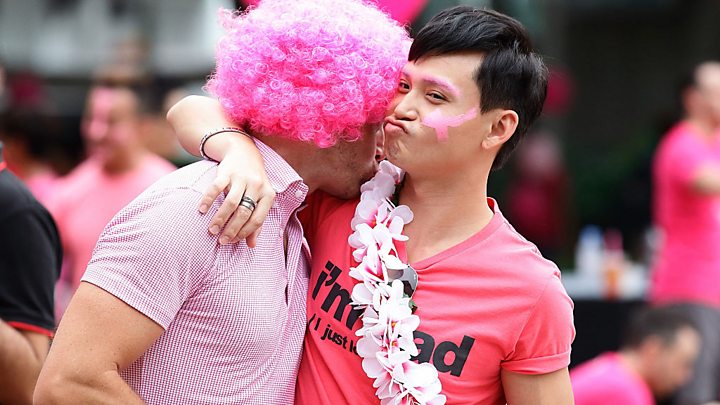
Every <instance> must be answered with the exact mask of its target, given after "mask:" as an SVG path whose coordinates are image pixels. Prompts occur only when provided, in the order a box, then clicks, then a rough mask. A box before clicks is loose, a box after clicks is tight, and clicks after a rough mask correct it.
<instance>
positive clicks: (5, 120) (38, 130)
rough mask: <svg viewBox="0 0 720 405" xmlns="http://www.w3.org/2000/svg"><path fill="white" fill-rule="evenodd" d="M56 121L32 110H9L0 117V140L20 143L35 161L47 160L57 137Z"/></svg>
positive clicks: (57, 124)
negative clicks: (11, 140) (12, 140)
mask: <svg viewBox="0 0 720 405" xmlns="http://www.w3.org/2000/svg"><path fill="white" fill-rule="evenodd" d="M59 125H60V124H59V122H58V121H57V119H55V118H53V117H51V116H50V115H48V114H45V113H43V112H41V111H36V110H33V109H20V108H11V109H9V110H8V111H5V112H4V113H3V114H2V115H0V139H2V138H5V139H6V140H9V139H14V140H17V141H20V142H22V143H23V144H24V145H25V147H26V148H27V152H28V153H29V154H30V155H31V156H32V157H33V158H35V159H40V160H47V159H49V158H50V157H51V155H52V152H53V150H52V148H53V147H54V146H56V145H54V144H53V142H54V141H56V140H57V138H58V136H59Z"/></svg>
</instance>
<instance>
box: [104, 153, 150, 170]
mask: <svg viewBox="0 0 720 405" xmlns="http://www.w3.org/2000/svg"><path fill="white" fill-rule="evenodd" d="M147 155H148V151H147V150H146V149H145V148H133V149H132V150H128V151H122V152H120V151H118V152H116V153H115V155H114V156H113V157H112V158H109V159H106V160H104V161H103V162H102V168H103V171H104V172H105V173H107V174H109V175H120V174H124V173H127V172H130V171H133V170H135V169H136V168H137V167H138V166H140V164H141V163H142V161H143V160H144V159H145V158H146V157H147Z"/></svg>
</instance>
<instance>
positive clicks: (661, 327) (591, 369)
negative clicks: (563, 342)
mask: <svg viewBox="0 0 720 405" xmlns="http://www.w3.org/2000/svg"><path fill="white" fill-rule="evenodd" d="M699 351H700V335H699V334H698V331H697V328H696V326H695V324H694V323H693V322H692V321H691V320H690V319H689V318H688V317H687V316H686V315H685V314H684V313H682V312H681V311H678V310H677V309H676V308H672V307H659V308H652V307H649V308H642V309H640V310H639V311H637V312H636V313H635V314H633V316H632V317H631V318H630V320H629V322H628V324H627V326H626V327H625V334H624V337H623V344H622V347H621V348H620V351H619V352H608V353H604V354H602V355H600V356H598V357H596V358H594V359H592V360H589V361H587V362H585V363H582V364H580V365H578V366H577V367H575V368H574V369H572V370H570V378H571V381H572V386H573V393H574V395H575V405H604V404H623V405H654V404H655V399H656V398H657V399H667V398H668V397H669V396H670V395H671V394H673V393H674V392H675V390H677V389H678V388H679V387H680V386H682V385H683V384H684V383H686V382H687V381H688V380H689V379H690V378H691V377H692V369H693V365H694V363H695V359H696V358H697V355H698V352H699Z"/></svg>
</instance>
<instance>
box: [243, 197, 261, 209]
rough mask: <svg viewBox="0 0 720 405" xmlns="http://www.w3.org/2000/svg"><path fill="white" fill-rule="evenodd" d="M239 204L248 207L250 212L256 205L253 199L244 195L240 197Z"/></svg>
mask: <svg viewBox="0 0 720 405" xmlns="http://www.w3.org/2000/svg"><path fill="white" fill-rule="evenodd" d="M240 205H241V206H243V207H245V208H247V209H249V210H250V212H252V211H255V207H257V204H256V203H255V200H253V199H252V198H250V197H247V196H244V197H243V198H242V199H240Z"/></svg>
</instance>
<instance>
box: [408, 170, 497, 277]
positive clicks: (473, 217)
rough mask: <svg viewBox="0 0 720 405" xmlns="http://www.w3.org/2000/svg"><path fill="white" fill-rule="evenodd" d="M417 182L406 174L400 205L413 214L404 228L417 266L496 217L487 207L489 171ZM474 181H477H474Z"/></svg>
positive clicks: (411, 260)
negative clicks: (407, 208)
mask: <svg viewBox="0 0 720 405" xmlns="http://www.w3.org/2000/svg"><path fill="white" fill-rule="evenodd" d="M475 171H476V173H475V174H476V175H475V176H473V175H472V174H470V175H466V173H462V175H448V176H438V177H436V178H425V179H423V178H416V177H413V176H412V175H411V174H409V173H408V174H406V177H405V184H404V186H403V189H402V190H401V192H400V204H405V205H407V206H409V207H410V209H411V210H412V211H413V214H414V219H413V221H412V222H410V223H409V224H407V226H406V227H405V232H404V233H405V234H406V235H407V236H408V237H409V238H410V239H409V241H408V242H407V252H408V260H409V261H410V262H411V263H412V262H416V261H419V260H423V259H425V258H427V257H430V256H432V255H434V254H437V253H439V252H441V251H443V250H445V249H448V248H450V247H452V246H455V245H457V244H458V243H460V242H462V241H464V240H466V239H468V238H469V237H471V236H472V235H474V234H475V233H477V232H478V231H480V230H481V229H482V228H483V227H485V225H487V224H488V223H489V222H490V220H491V219H492V217H493V211H492V210H491V209H490V207H489V206H488V205H487V202H486V201H487V174H488V171H485V172H484V173H482V171H481V170H480V173H477V172H478V170H477V169H476V170H475ZM473 179H475V180H473Z"/></svg>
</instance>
